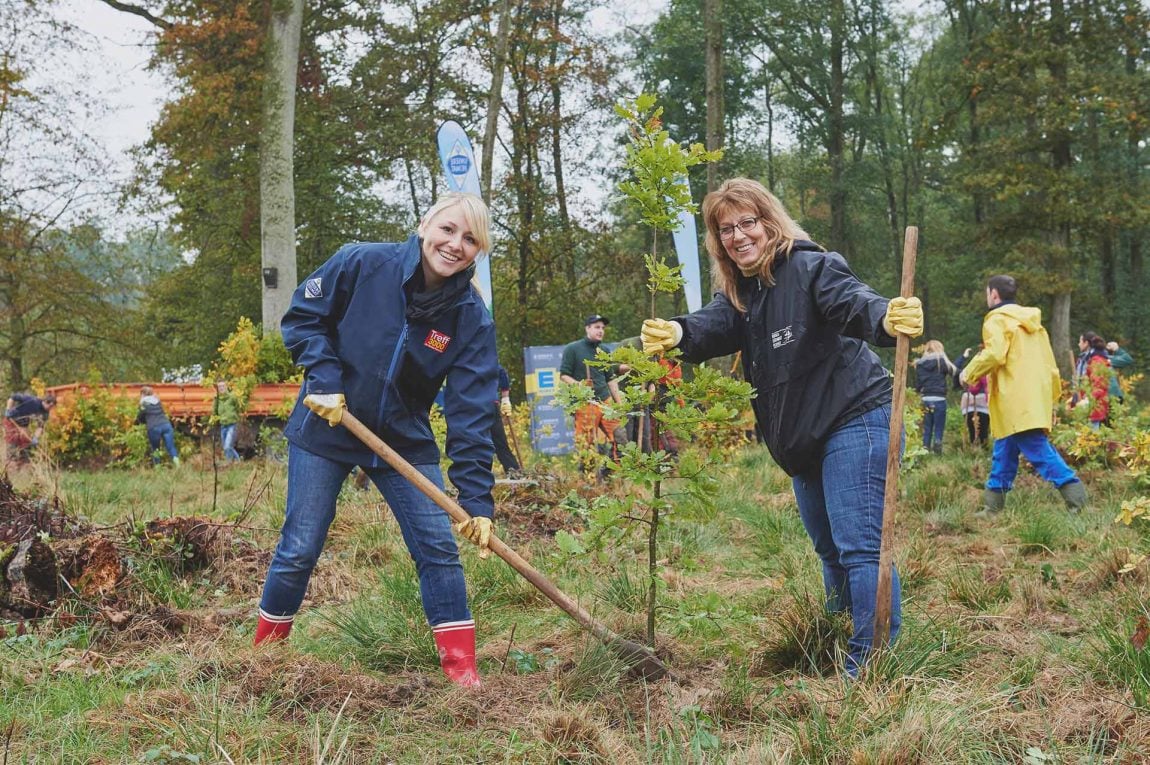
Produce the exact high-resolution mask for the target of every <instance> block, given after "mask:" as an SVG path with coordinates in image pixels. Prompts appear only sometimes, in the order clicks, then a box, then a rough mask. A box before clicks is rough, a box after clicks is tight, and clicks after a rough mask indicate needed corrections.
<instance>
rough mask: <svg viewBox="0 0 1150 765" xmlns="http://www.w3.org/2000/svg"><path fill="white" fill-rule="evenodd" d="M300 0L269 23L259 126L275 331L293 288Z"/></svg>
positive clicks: (278, 7) (267, 292)
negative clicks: (293, 153) (296, 95)
mask: <svg viewBox="0 0 1150 765" xmlns="http://www.w3.org/2000/svg"><path fill="white" fill-rule="evenodd" d="M302 24H303V0H277V2H275V3H273V4H272V12H271V19H270V21H269V26H268V50H267V52H266V55H267V58H266V70H265V80H264V91H263V125H261V127H260V262H261V264H262V266H263V274H264V277H263V314H262V315H263V326H264V331H265V332H278V331H279V327H280V319H281V318H282V317H283V315H284V313H286V312H287V309H288V306H289V305H290V304H291V296H292V292H294V291H295V288H296V253H295V169H294V167H295V166H294V162H293V156H292V152H293V149H294V146H295V131H294V127H295V90H296V70H297V69H298V67H299V45H300V29H301V27H302Z"/></svg>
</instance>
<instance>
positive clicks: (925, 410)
mask: <svg viewBox="0 0 1150 765" xmlns="http://www.w3.org/2000/svg"><path fill="white" fill-rule="evenodd" d="M945 430H946V401H923V402H922V445H923V448H926V449H929V448H930V447H931V446H932V445H933V446H936V447H941V446H942V434H943V432H944V431H945Z"/></svg>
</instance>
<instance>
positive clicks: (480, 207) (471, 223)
mask: <svg viewBox="0 0 1150 765" xmlns="http://www.w3.org/2000/svg"><path fill="white" fill-rule="evenodd" d="M456 206H458V207H462V208H463V219H464V220H465V221H467V227H468V228H469V229H471V235H472V236H474V237H475V241H476V243H477V244H478V245H479V250H480V253H479V255H480V257H482V256H484V255H486V254H487V253H488V252H489V251H490V250H491V216H490V213H488V211H487V205H486V204H485V203H484V202H483V200H482V199H480V198H479V197H477V196H475V195H474V194H465V193H463V192H461V191H452V192H449V193H447V194H442V195H441V196H440V197H439V199H438V200H436V202H435V204H433V205H432V206H431V207H430V208H429V209H428V211H427V212H425V213H424V214H423V217H422V218H421V219H420V221H419V228H418V229H417V233H418V234H419V235H420V236H421V237H422V236H423V235H424V232H425V231H426V230H427V226H428V225H429V224H430V223H431V219H432V218H434V217H435V216H436V215H438V214H439V213H441V212H443V211H444V210H447V209H449V208H451V207H456Z"/></svg>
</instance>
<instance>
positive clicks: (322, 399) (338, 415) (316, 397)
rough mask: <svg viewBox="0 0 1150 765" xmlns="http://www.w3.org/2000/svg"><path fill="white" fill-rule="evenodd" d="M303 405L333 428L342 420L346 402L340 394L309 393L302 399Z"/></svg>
mask: <svg viewBox="0 0 1150 765" xmlns="http://www.w3.org/2000/svg"><path fill="white" fill-rule="evenodd" d="M303 405H304V406H306V407H307V408H308V409H310V410H312V411H313V412H315V413H316V414H318V415H319V416H320V417H322V418H324V419H325V420H327V424H328V425H331V426H332V427H333V428H334V427H335V426H336V425H339V421H340V420H341V419H343V410H344V409H347V401H346V400H345V399H344V397H343V394H342V393H309V394H308V395H306V396H304V398H303Z"/></svg>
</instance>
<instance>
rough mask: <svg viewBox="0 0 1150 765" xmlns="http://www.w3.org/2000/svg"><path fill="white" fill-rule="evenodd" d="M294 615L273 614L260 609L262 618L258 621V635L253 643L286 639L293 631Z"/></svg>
mask: <svg viewBox="0 0 1150 765" xmlns="http://www.w3.org/2000/svg"><path fill="white" fill-rule="evenodd" d="M294 620H295V617H294V616H271V615H269V614H265V613H264V612H263V611H260V619H259V621H258V622H257V623H256V636H255V639H254V640H253V641H252V645H259V644H260V643H263V642H265V641H275V640H284V639H285V638H287V636H288V633H290V632H291V625H292V622H293V621H294Z"/></svg>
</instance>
